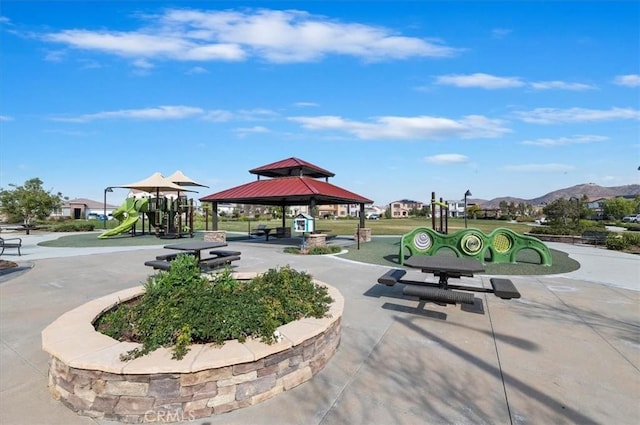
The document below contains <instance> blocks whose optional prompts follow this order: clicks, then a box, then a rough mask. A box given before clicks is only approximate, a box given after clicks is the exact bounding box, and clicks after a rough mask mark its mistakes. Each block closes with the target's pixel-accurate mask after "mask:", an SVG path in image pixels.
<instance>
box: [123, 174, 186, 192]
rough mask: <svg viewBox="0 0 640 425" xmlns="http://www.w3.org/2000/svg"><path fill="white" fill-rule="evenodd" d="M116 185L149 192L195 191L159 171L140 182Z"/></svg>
mask: <svg viewBox="0 0 640 425" xmlns="http://www.w3.org/2000/svg"><path fill="white" fill-rule="evenodd" d="M115 187H123V188H126V189H136V190H141V191H143V192H148V193H154V192H155V193H156V194H159V192H194V191H193V190H187V189H185V188H184V187H183V186H179V185H177V184H175V183H173V182H172V181H171V180H169V179H167V178H166V177H164V176H163V175H162V174H160V173H159V172H156V173H153V174H152V175H150V176H149V177H147V178H146V179H143V180H140V181H138V182H134V183H129V184H123V185H120V186H115Z"/></svg>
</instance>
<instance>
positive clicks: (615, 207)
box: [603, 198, 636, 218]
mask: <svg viewBox="0 0 640 425" xmlns="http://www.w3.org/2000/svg"><path fill="white" fill-rule="evenodd" d="M635 208H636V202H635V200H633V199H625V198H611V199H606V200H605V201H604V206H603V212H604V215H605V217H607V216H610V215H611V216H614V217H615V218H622V217H624V216H626V215H630V214H632V213H633V212H634V211H635Z"/></svg>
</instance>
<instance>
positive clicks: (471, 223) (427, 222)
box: [218, 218, 531, 236]
mask: <svg viewBox="0 0 640 425" xmlns="http://www.w3.org/2000/svg"><path fill="white" fill-rule="evenodd" d="M359 222H360V221H359V220H357V219H339V220H323V219H317V220H316V222H315V225H316V229H318V230H324V231H326V233H329V234H332V235H354V234H355V233H356V230H357V229H358V224H359ZM258 224H264V225H266V226H267V227H281V226H282V220H255V221H251V222H248V221H222V220H220V221H219V222H218V228H219V229H220V230H227V231H234V232H247V233H248V232H249V228H251V229H255V228H256V227H258ZM286 225H287V226H288V227H291V220H290V219H287V220H286ZM420 226H426V227H429V228H430V227H431V219H426V218H395V219H380V220H365V227H368V228H371V234H372V235H374V236H380V235H398V236H400V235H404V234H405V233H409V232H410V231H411V230H413V229H415V228H416V227H420ZM468 227H473V228H476V229H479V230H481V231H483V232H484V233H491V231H492V230H493V229H495V228H497V227H506V228H508V229H511V230H513V231H514V232H516V233H521V234H522V233H526V232H528V231H529V230H530V229H531V226H529V225H527V224H524V223H511V222H509V221H504V220H471V219H469V220H468ZM461 229H464V220H463V219H459V218H450V219H449V233H454V232H456V231H458V230H461Z"/></svg>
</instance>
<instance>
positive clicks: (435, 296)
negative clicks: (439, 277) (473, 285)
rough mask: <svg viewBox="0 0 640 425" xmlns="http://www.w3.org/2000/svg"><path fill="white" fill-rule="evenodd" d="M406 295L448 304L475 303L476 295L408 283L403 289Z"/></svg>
mask: <svg viewBox="0 0 640 425" xmlns="http://www.w3.org/2000/svg"><path fill="white" fill-rule="evenodd" d="M402 293H403V294H404V295H410V296H413V297H418V298H420V299H421V300H428V301H435V302H441V303H446V304H457V303H460V304H474V303H475V301H474V300H475V297H474V295H473V294H471V293H468V292H458V291H452V290H448V289H441V288H436V287H433V286H416V285H408V286H406V287H405V288H404V289H403V290H402Z"/></svg>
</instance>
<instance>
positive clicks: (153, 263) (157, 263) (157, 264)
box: [144, 260, 171, 270]
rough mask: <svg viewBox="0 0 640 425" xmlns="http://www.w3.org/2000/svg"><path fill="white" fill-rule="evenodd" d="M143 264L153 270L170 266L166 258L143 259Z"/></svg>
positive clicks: (165, 268) (167, 268)
mask: <svg viewBox="0 0 640 425" xmlns="http://www.w3.org/2000/svg"><path fill="white" fill-rule="evenodd" d="M144 265H145V266H147V267H153V270H158V269H159V270H169V269H170V268H171V262H170V261H167V260H149V261H145V262H144Z"/></svg>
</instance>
